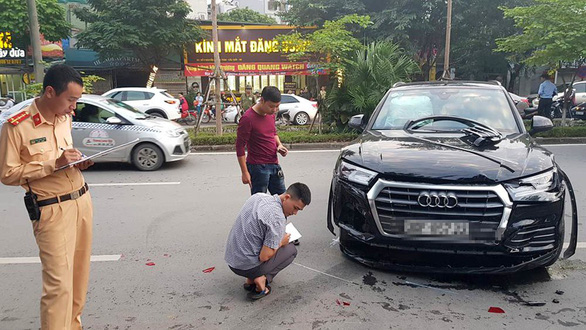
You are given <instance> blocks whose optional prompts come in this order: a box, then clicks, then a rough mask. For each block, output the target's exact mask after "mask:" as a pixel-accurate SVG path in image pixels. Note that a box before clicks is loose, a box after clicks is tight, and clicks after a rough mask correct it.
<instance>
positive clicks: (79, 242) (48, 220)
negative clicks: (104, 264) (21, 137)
mask: <svg viewBox="0 0 586 330" xmlns="http://www.w3.org/2000/svg"><path fill="white" fill-rule="evenodd" d="M92 217H93V208H92V202H91V196H90V193H89V192H86V193H85V194H84V195H82V196H81V197H79V198H78V199H75V200H68V201H65V202H60V203H55V204H51V205H47V206H43V207H41V217H40V220H38V221H33V231H34V235H35V239H36V241H37V245H38V246H39V257H40V258H41V264H42V268H43V271H42V277H43V293H42V296H41V329H42V330H80V329H81V328H82V326H81V312H82V311H83V307H84V305H85V300H86V294H87V287H88V279H89V270H90V256H91V245H92Z"/></svg>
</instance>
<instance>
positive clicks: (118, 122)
mask: <svg viewBox="0 0 586 330" xmlns="http://www.w3.org/2000/svg"><path fill="white" fill-rule="evenodd" d="M106 123H107V124H112V125H122V120H121V119H120V118H118V117H115V116H112V117H110V118H108V119H106Z"/></svg>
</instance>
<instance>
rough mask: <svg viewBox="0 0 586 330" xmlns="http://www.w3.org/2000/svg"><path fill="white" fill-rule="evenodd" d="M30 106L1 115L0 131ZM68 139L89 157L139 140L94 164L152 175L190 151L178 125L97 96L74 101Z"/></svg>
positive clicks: (96, 160) (186, 139)
mask: <svg viewBox="0 0 586 330" xmlns="http://www.w3.org/2000/svg"><path fill="white" fill-rule="evenodd" d="M32 102H33V99H29V100H26V101H23V102H21V103H19V104H17V105H15V106H14V107H12V108H10V110H7V111H4V112H2V114H0V127H1V126H2V124H3V123H4V122H5V121H6V120H7V119H8V118H10V117H11V116H12V115H14V114H16V113H17V112H18V111H20V110H22V109H23V108H25V107H27V106H28V105H30V104H31V103H32ZM71 136H72V137H73V145H74V147H75V148H77V149H78V150H79V151H81V152H82V153H84V154H86V155H88V156H91V155H93V154H95V153H98V152H100V151H103V150H105V149H109V148H112V147H114V146H117V145H121V144H123V143H126V142H130V141H133V140H135V139H137V138H138V139H139V141H138V143H137V144H135V145H133V146H132V147H128V148H123V149H120V150H117V151H114V152H112V153H110V154H107V155H105V156H103V157H99V158H95V159H94V161H95V162H126V163H131V164H133V165H134V166H135V167H136V168H138V169H139V170H142V171H154V170H157V169H158V168H160V167H161V165H163V163H165V162H173V161H177V160H181V159H184V158H185V157H187V155H189V151H190V147H191V140H190V138H189V135H188V134H187V132H186V131H185V129H184V128H183V127H181V125H179V124H177V123H175V122H172V121H169V120H166V119H163V118H158V117H153V116H149V115H146V114H144V113H142V112H139V111H138V110H136V109H134V108H133V107H131V106H129V105H127V104H125V103H123V102H121V101H117V100H114V99H110V98H107V97H104V96H100V95H85V94H84V95H83V96H82V97H81V98H80V99H79V100H78V101H77V107H76V109H75V115H74V117H73V124H72V130H71Z"/></svg>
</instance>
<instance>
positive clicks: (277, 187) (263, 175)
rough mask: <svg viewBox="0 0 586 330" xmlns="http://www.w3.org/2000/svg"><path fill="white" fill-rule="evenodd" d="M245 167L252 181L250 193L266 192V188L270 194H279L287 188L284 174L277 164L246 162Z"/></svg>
mask: <svg viewBox="0 0 586 330" xmlns="http://www.w3.org/2000/svg"><path fill="white" fill-rule="evenodd" d="M246 167H247V168H248V172H249V173H250V181H252V187H251V188H250V194H251V195H254V194H256V193H259V192H262V193H266V192H267V189H268V191H269V192H270V194H271V195H274V194H277V195H280V194H282V193H284V192H285V190H287V189H286V188H285V176H284V175H283V170H281V166H279V164H246Z"/></svg>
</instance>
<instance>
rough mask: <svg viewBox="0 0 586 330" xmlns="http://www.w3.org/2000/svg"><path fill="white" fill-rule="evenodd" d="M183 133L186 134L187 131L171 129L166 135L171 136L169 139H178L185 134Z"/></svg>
mask: <svg viewBox="0 0 586 330" xmlns="http://www.w3.org/2000/svg"><path fill="white" fill-rule="evenodd" d="M183 132H185V130H181V129H170V130H168V131H166V132H165V134H167V136H169V137H172V138H177V137H180V136H181V134H183Z"/></svg>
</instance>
